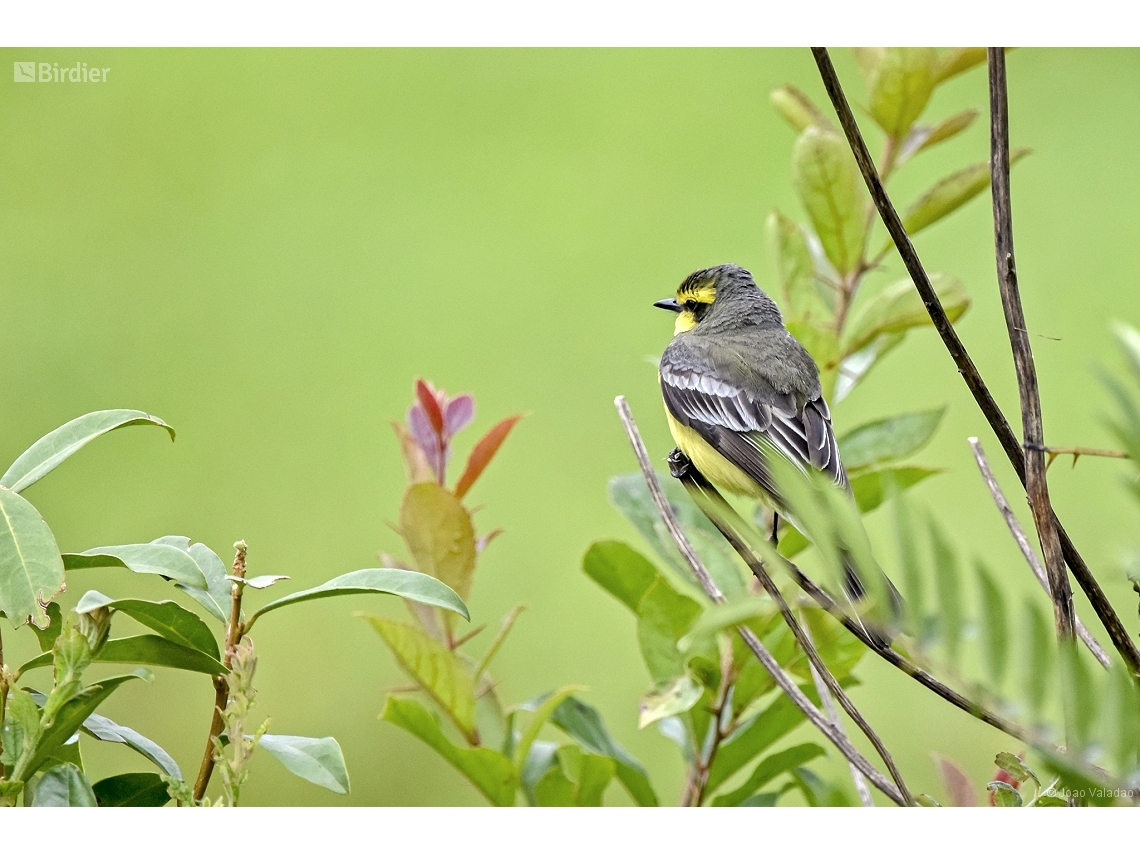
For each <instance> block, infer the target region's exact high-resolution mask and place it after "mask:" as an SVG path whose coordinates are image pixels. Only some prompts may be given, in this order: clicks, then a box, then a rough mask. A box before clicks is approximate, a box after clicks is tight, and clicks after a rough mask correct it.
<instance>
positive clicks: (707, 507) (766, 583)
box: [669, 451, 917, 805]
mask: <svg viewBox="0 0 1140 855" xmlns="http://www.w3.org/2000/svg"><path fill="white" fill-rule="evenodd" d="M669 466H670V469H672V471H673V477H675V478H678V479H679V480H680V481H681V483H682V484H684V485H685V489H686V490H688V491H689V494H690V495H691V496H692V497H693V498H694V500H695V501H696V503H697V507H699V508H700V509H701V512H702V513H704V515H705V516H706V517H708V519H709V522H711V523H712V524H713V525H715V526H716V527H717V530H718V531H719V532H720V533H721V534H722V535H724V538H725V540H727V541H728V542H729V543H730V544H732V547H733V548H734V549H736V550H737V551H738V552H739V551H740V549H744V550H745V551H748V547H747V546H746V545H745V543H744V541H743V540H741V538H740V536H739V535H738V534H737V533H736V531H734V530H733V527H732V524H731V523H730V522H727V521H726V520H725V518H724V516H722V514H721V513H719V511H720V510H721V507H722V506H727V505H728V503H727V502H726V501H725V500H724V497H723V496H721V494H720V493H719V492H718V491H717V489H716V487H714V486H713V485H712V484H710V483H709V482H708V480H706V479H705V477H704V476H703V475H701V473H700V472H698V471H697V468H696V467H695V466H693V465H692V464H691V463H690V462H689V459H688V458H687V457H685V456H684V455H683V454H682V453H681V452H680V451H675V452H673V454H671V455H669ZM748 566H749V568H750V569H751V570H752V575H754V576H755V577H756V578H757V579H758V580H759V582H760V584H761V585H762V586H763V587H764V590H765V591H766V592H767V594H768V596H769V597H771V598H772V601H773V602H775V604H776V606H777V607H778V608H779V609H780V614H781V615H783V617H784V622H785V623H786V624H787V625H788V628H789V629H790V630H791V631H792V635H794V636H795V637H796V641H797V642H799V645H800V647H802V648H803V650H804V653H806V654H807V657H808V660H809V661H810V662H811V666H812V668H813V669H814V670H815V671H816V672H818V675H819V677H820V679H822V680H823V682H824V683H825V684H826V686H827V688H828V689H830V690H831V693H832V694H833V695H834V696H835V698H836V699H837V700H838V701H839V705H840V706H841V707H843V710H844V712H846V713H847V714H848V715H849V716H851V720H852V721H854V722H855V724H856V725H858V726H859V729H860V730H861V731H863V734H864V735H865V736H866V737H867V739H869V740H870V741H871V744H872V745H873V746H874V747H875V750H876V751H877V752H878V754H879V756H880V757H882V758H883V762H884V763H885V764H886V766H887V770H888V771H889V772H890V773H891V777H892V778H893V779H894V782H895V785H896V786H897V787H898V788H899V792H900V793H902V796H903V798H904V799H906V801H907V803H908V804H910V805H916V804H917V802H915V800H914V797H913V796H912V795H911V794H910V790H908V789H907V786H906V784H905V783H904V782H903V778H902V773H901V772H900V771H899V769H898V767H897V766H896V765H895V761H894V759H893V758H892V757H891V753H890V752H889V751H888V750H887V746H886V745H884V744H883V741H882V740H881V739H880V738H879V735H878V734H877V733H875V731H874V729H873V728H872V727H871V725H870V724H869V723H868V721H867V720H866V719H865V718H863V714H862V713H860V712H859V710H858V709H857V708H856V706H855V704H853V703H852V702H851V699H850V698H849V697H848V696H847V693H846V692H844V691H843V687H842V686H840V685H839V681H838V680H836V679H835V676H834V675H833V674H832V673H831V671H830V669H828V667H827V665H826V663H825V662H824V661H823V659H822V657H820V655H819V651H818V650H816V648H815V645H814V644H813V643H812V640H811V638H810V636H808V634H807V633H806V632H804V630H803V627H801V626H800V624H799V621H797V620H796V618H795V615H793V614H792V610H791V609H790V608H789V607H788V604H787V602H786V601H785V600H784V596H783V594H781V593H780V589H779V588H777V587H776V583H775V582H773V581H772V577H771V576H770V575H769V574H768V571H767V570H766V569H765V567H764V564H763V562H761V561H760V560H759V559H755V560H753V561H750V562H749V563H748ZM821 699H822V695H821Z"/></svg>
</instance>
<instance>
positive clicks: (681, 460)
mask: <svg viewBox="0 0 1140 855" xmlns="http://www.w3.org/2000/svg"><path fill="white" fill-rule="evenodd" d="M665 462H666V463H668V464H669V474H670V475H672V476H673V477H674V478H678V479H681V478H687V477H689V476H690V475H692V473H693V472H694V471H695V470H694V469H693V461H691V460H689V458H688V456H686V454H685V452H683V451H681V449H679V448H674V449H673V450H672V451H670V452H669V456H668V457H666V458H665Z"/></svg>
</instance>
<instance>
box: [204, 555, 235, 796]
mask: <svg viewBox="0 0 1140 855" xmlns="http://www.w3.org/2000/svg"><path fill="white" fill-rule="evenodd" d="M234 550H235V551H236V554H235V555H234V566H233V575H234V576H237V577H238V578H239V579H244V578H245V556H246V551H247V547H246V545H245V541H244V540H239V541H238V542H237V543H235V544H234ZM244 590H245V585H244V584H242V583H241V582H234V583H233V585H232V586H231V588H230V622H229V624H228V625H227V627H226V652H225V656H223V657H222V664H223V665H224V666H225V667H226V672H227V673H228V672H229V669H230V665H231V664H232V663H233V658H234V653H236V652H237V646H238V644H240V643H241V639H242V636H243V635H244V634H245V627H244V626H242V622H241V596H242V592H243V591H244ZM229 700H230V689H229V683H228V682H227V681H226V678H225V676H224V675H223V676H219V677H215V678H214V717H213V718H212V719H211V720H210V734H209V736H207V737H206V753H205V754H203V755H202V765H201V767H200V768H199V769H198V779H197V780H196V781H195V782H194V801H195V802H200V801H201V800H202V797H203V796H205V795H206V787H208V786H209V785H210V776H211V775H213V774H214V740H215V739H216V738H217V737H218V736H220V735H221V732H222V729H223V728H224V727H225V719H224V718H223V716H222V712H223V711H224V710H225V708H226V704H228V703H229Z"/></svg>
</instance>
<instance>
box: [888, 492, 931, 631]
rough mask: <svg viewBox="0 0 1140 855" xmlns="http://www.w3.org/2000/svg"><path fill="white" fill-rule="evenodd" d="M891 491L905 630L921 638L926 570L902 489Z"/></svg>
mask: <svg viewBox="0 0 1140 855" xmlns="http://www.w3.org/2000/svg"><path fill="white" fill-rule="evenodd" d="M890 490H891V493H892V494H893V498H892V501H891V504H892V505H893V508H894V528H895V543H896V545H897V548H898V559H899V564H900V565H901V567H900V569H901V570H902V582H903V601H904V602H905V603H906V608H905V617H906V627H907V632H908V633H909V634H910V635H911V636H912V637H913V638H917V639H920V640H921V639H922V636H923V627H924V617H925V615H926V585H925V581H926V580H925V576H926V572H925V569H924V568H923V566H922V562H921V560H920V559H919V556H918V544H917V543H916V542H915V530H914V521H913V519H912V516H911V513H910V508H909V507H908V505H907V502H906V498H905V497H904V496H903V491H902V490H900V489H899V488H898V487H896V486H894V485H892V486H891V488H890Z"/></svg>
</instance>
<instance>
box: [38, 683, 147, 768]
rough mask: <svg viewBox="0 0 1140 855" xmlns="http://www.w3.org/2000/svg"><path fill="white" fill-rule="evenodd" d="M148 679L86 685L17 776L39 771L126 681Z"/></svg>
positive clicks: (49, 729)
mask: <svg viewBox="0 0 1140 855" xmlns="http://www.w3.org/2000/svg"><path fill="white" fill-rule="evenodd" d="M145 676H147V675H146V674H145V673H140V672H135V673H134V674H123V675H121V676H119V677H109V678H107V679H106V680H100V681H99V682H98V683H93V684H92V685H90V686H87V687H86V688H85V689H84V690H83V691H81V692H80V693H79V694H78V695H76V696H75V697H74V698H72V699H71V700H70V701H68V702H67V703H66V704H64V705H63V707H62V708H61V709H60V710H59V712H58V713H57V714H56V716H55V721H54V722H53V723H52V725H51V727H48V728H46V729H45V730H44V732H43V734H42V735H41V736H40V739H39V742H38V743H37V744H36V750H35V752H34V753H33V755H32V758H31V761H30V762H29V763H28V764H27V765H26V766H25V768H24V769H23V770H21V771H22V774H20V775H19V776H18V777H19V778H20V780H22V781H25V782H26V781H27V780H28V779H29V778H30V777H31V776H32V775H34V774H35V773H36V772H37V771H39V769H40V767H41V766H43V765H44V763H45V762H46V761H47V760H48V758H50V757H51V756H52V754H53V753H54V752H55V751H57V750H58V749H59V747H60V746H61V745H63V744H64V743H65V742H67V741H68V740H69V739H71V737H72V736H73V735H74V734H75V732H76V731H77V730H79V728H80V727H82V726H83V724H84V722H85V721H86V720H87V718H88V717H89V716H90V715H91V713H93V712H95V710H97V709H98V708H99V705H100V704H102V703H103V701H105V700H107V698H108V697H110V696H111V694H112V693H113V692H114V691H115V690H116V689H117V688H119V686H121V685H122V684H123V683H125V682H127V681H128V680H138V679H142V678H143V677H145Z"/></svg>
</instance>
